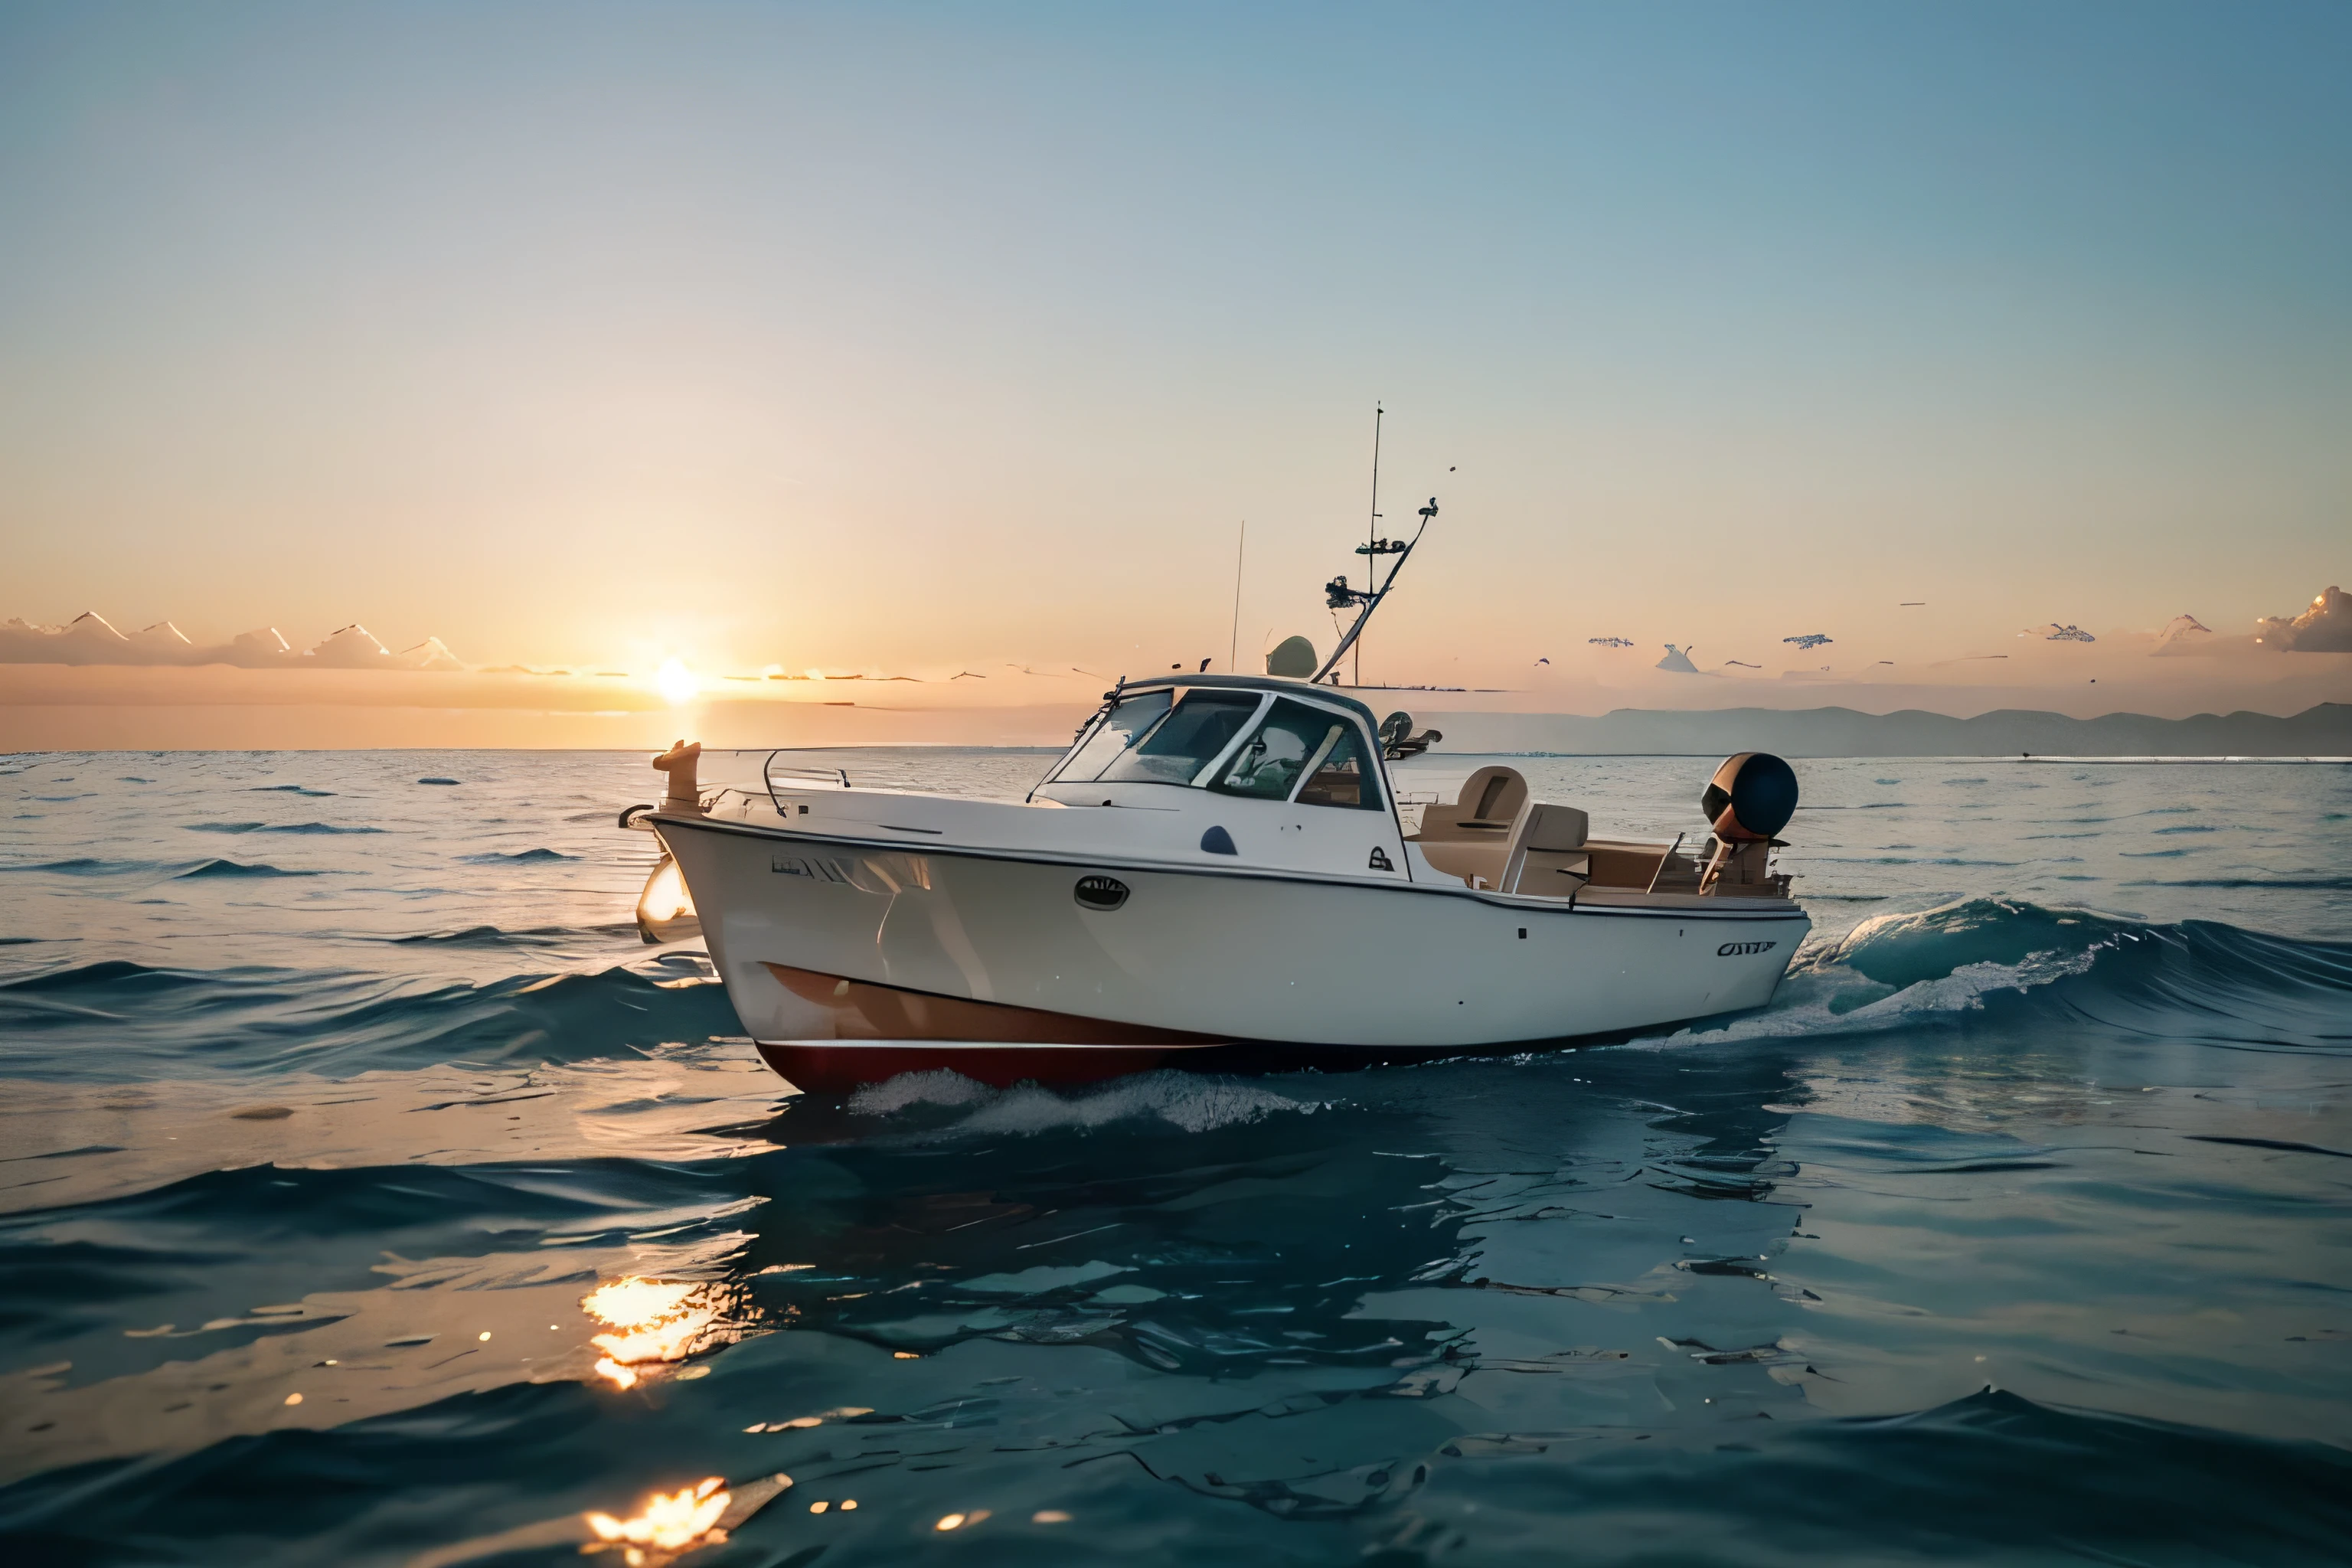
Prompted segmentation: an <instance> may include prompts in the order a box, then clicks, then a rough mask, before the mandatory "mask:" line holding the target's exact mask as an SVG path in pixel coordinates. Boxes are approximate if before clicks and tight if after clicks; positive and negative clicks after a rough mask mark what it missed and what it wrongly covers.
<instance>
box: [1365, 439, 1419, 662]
mask: <svg viewBox="0 0 2352 1568" xmlns="http://www.w3.org/2000/svg"><path fill="white" fill-rule="evenodd" d="M1385 412H1386V410H1385V409H1383V408H1382V407H1381V405H1380V402H1379V400H1378V399H1375V400H1374V401H1373V403H1372V519H1371V521H1370V522H1367V523H1366V524H1364V545H1365V550H1364V565H1365V566H1366V567H1367V568H1370V565H1371V563H1372V554H1371V546H1372V545H1374V544H1376V543H1378V542H1379V541H1378V539H1377V538H1376V536H1377V535H1378V534H1379V532H1380V531H1381V415H1382V414H1383V413H1385ZM1433 499H1434V498H1433ZM1397 564H1399V565H1400V566H1402V564H1404V563H1402V562H1399V563H1397ZM1365 575H1366V576H1367V577H1369V576H1370V571H1369V570H1367V571H1366V573H1365ZM1389 575H1391V577H1393V576H1394V575H1396V574H1395V573H1393V572H1391V574H1389ZM1363 683H1364V645H1363V644H1362V643H1360V642H1359V643H1358V644H1357V645H1356V684H1357V685H1359V686H1361V685H1362V684H1363Z"/></svg>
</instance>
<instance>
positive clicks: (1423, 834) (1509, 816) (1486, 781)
mask: <svg viewBox="0 0 2352 1568" xmlns="http://www.w3.org/2000/svg"><path fill="white" fill-rule="evenodd" d="M1527 802H1528V781H1527V780H1526V779H1524V778H1522V777H1520V776H1519V770H1518V769H1517V768H1506V767H1499V766H1489V767H1483V768H1480V769H1479V770H1478V771H1477V772H1476V773H1472V774H1471V775H1470V777H1469V779H1468V780H1467V781H1466V782H1465V784H1463V785H1462V793H1461V795H1460V796H1459V797H1457V798H1456V799H1454V801H1452V802H1450V803H1447V802H1440V803H1439V804H1437V805H1430V806H1424V807H1423V809H1422V813H1421V831H1420V832H1419V833H1418V834H1416V835H1414V837H1416V838H1417V839H1419V840H1420V841H1421V842H1422V843H1423V844H1449V843H1450V844H1496V845H1500V844H1504V843H1507V842H1508V839H1507V835H1508V834H1509V833H1510V831H1511V828H1512V826H1513V825H1514V824H1515V823H1516V822H1517V820H1518V816H1519V810H1520V808H1521V807H1522V806H1524V805H1527ZM1431 864H1433V865H1434V864H1435V862H1434V861H1432V862H1431ZM1498 869H1499V868H1498Z"/></svg>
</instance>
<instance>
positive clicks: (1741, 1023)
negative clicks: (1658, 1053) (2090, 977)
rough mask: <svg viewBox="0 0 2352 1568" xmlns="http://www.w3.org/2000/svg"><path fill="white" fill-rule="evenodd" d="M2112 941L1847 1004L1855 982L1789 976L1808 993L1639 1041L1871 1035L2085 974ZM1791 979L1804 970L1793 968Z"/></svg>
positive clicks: (1965, 969)
mask: <svg viewBox="0 0 2352 1568" xmlns="http://www.w3.org/2000/svg"><path fill="white" fill-rule="evenodd" d="M2108 945H2110V944H2108V943H2106V942H2097V943H2094V944H2093V945H2092V946H2091V947H2089V948H2086V949H2084V950H2082V951H2080V952H2035V953H2029V954H2027V955H2026V957H2025V958H2023V959H2022V960H2021V961H2020V962H2018V963H1990V962H1988V963H1968V964H1962V965H1961V966H1960V967H1959V968H1958V969H1955V970H1953V971H1952V972H1951V973H1949V974H1943V975H1938V976H1937V977H1936V978H1935V979H1933V980H1921V981H1917V982H1916V983H1914V984H1910V985H1906V986H1905V987H1904V988H1903V989H1902V990H1900V991H1896V992H1893V993H1891V994H1887V995H1885V996H1880V997H1877V998H1875V999H1874V1000H1873V1001H1869V1002H1865V1003H1864V1004H1863V1005H1860V1006H1858V1007H1849V1008H1846V1009H1844V1010H1843V1011H1838V1010H1835V1009H1834V1008H1833V1004H1834V1003H1835V1002H1836V1001H1837V1000H1838V998H1839V997H1840V996H1841V995H1846V994H1851V990H1850V986H1849V985H1845V984H1834V983H1832V984H1831V985H1830V986H1829V987H1828V994H1822V987H1820V986H1813V987H1807V986H1803V985H1801V984H1798V985H1790V984H1784V985H1783V988H1782V995H1783V996H1787V995H1788V994H1789V992H1790V990H1800V991H1804V992H1807V993H1809V994H1803V995H1801V996H1799V997H1798V998H1797V999H1795V1000H1793V1001H1791V1002H1788V1003H1785V1004H1783V1005H1775V1006H1772V1007H1770V1008H1768V1009H1767V1010H1765V1011H1764V1012H1761V1013H1752V1014H1748V1015H1747V1016H1742V1017H1738V1018H1735V1019H1733V1020H1732V1021H1731V1022H1730V1023H1728V1024H1726V1025H1724V1026H1722V1027H1720V1028H1715V1029H1677V1030H1676V1031H1675V1033H1673V1034H1672V1035H1668V1036H1664V1037H1652V1038H1649V1039H1645V1040H1636V1041H1633V1042H1632V1043H1633V1044H1634V1045H1636V1046H1645V1045H1646V1046H1653V1047H1655V1046H1664V1045H1696V1044H1714V1043H1716V1042H1717V1041H1722V1040H1752V1039H1786V1038H1790V1037H1796V1036H1804V1035H1866V1034H1874V1033H1876V1032H1877V1031H1879V1030H1882V1029H1896V1028H1901V1027H1904V1026H1906V1025H1909V1024H1914V1023H1916V1022H1918V1021H1919V1020H1920V1019H1921V1018H1923V1017H1926V1016H1932V1015H1935V1014H1938V1013H1969V1012H1975V1011H1978V1010H1980V1009H1981V1008H1982V1007H1983V1006H1984V1005H1985V998H1986V997H1988V996H1990V995H1991V994H1994V993H1995V992H2000V991H2016V992H2020V993H2022V992H2026V991H2031V990H2033V989H2035V988H2036V987H2039V986H2042V985H2048V984H2053V983H2054V982H2056V981H2060V980H2064V979H2067V978H2069V977H2070V976H2073V975H2076V974H2081V973H2084V972H2085V971H2087V970H2088V969H2089V968H2090V967H2091V965H2092V963H2095V961H2096V960H2097V958H2098V955H2099V952H2100V951H2101V950H2102V949H2104V948H2105V947H2106V946H2108ZM1801 978H1811V979H1815V980H1818V981H1824V982H1827V981H1831V979H1832V977H1831V976H1830V975H1829V974H1827V973H1825V972H1823V971H1821V970H1816V971H1814V972H1813V974H1812V975H1811V976H1807V977H1798V976H1791V979H1792V980H1799V979H1801Z"/></svg>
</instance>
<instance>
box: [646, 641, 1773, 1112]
mask: <svg viewBox="0 0 2352 1568" xmlns="http://www.w3.org/2000/svg"><path fill="white" fill-rule="evenodd" d="M687 760H688V762H691V760H692V759H691V757H690V756H688V758H687ZM786 760H787V754H786V753H782V752H778V753H773V754H772V755H771V756H770V757H769V759H768V760H767V762H766V763H764V765H763V766H762V768H761V783H760V784H757V785H754V786H751V787H743V786H721V787H718V788H715V789H709V790H705V789H703V788H702V787H701V786H700V785H699V784H698V782H696V781H695V774H694V772H693V770H692V769H691V768H690V767H689V768H687V769H682V770H678V771H675V772H673V773H672V775H671V776H672V778H673V780H680V779H683V780H684V781H685V783H686V787H685V789H684V791H683V792H682V793H680V794H676V795H672V796H671V797H670V798H667V799H666V800H665V801H664V802H663V803H662V804H661V805H660V806H659V807H658V808H655V809H651V810H646V809H644V808H633V810H634V812H635V815H634V816H633V817H632V818H631V820H632V822H633V824H637V825H643V826H648V827H650V828H651V829H652V831H653V832H654V833H655V834H656V835H657V836H658V837H659V838H660V840H661V843H662V846H663V848H664V849H665V850H666V851H667V857H668V861H667V862H666V865H665V868H664V871H657V872H656V879H655V880H654V882H653V883H652V884H649V887H648V892H647V900H648V902H649V903H653V904H658V903H659V902H661V901H662V900H663V899H664V898H665V896H666V895H665V894H664V892H663V891H662V888H663V883H664V880H665V872H666V871H667V870H668V869H669V866H670V865H671V864H674V867H675V872H676V873H678V874H682V875H683V879H684V888H683V891H684V893H685V895H686V899H687V900H690V909H691V911H692V914H693V916H694V917H695V918H696V919H698V921H699V926H700V931H701V935H702V936H703V938H704V939H705V941H706V942H708V943H709V951H710V956H711V961H712V963H714V964H715V965H716V966H717V967H718V970H719V975H720V977H721V978H722V979H723V980H724V981H725V983H726V985H727V989H728V994H729V995H730V998H731V999H732V1001H733V1003H734V1005H735V1010H736V1012H737V1014H738V1015H739V1016H740V1018H741V1019H742V1022H743V1025H744V1027H745V1028H746V1029H747V1030H748V1031H749V1032H750V1033H751V1037H752V1039H753V1040H754V1041H755V1042H756V1043H757V1044H758V1046H759V1048H760V1051H761V1055H763V1056H764V1057H765V1058H767V1060H768V1061H769V1063H770V1064H771V1065H772V1066H773V1067H774V1068H776V1069H777V1071H779V1072H781V1073H782V1074H783V1076H784V1077H786V1078H788V1079H792V1080H793V1083H794V1084H796V1085H798V1086H800V1087H801V1088H803V1089H840V1088H845V1087H847V1086H850V1085H854V1084H856V1083H861V1082H866V1081H871V1080H874V1079H886V1078H889V1077H891V1076H893V1075H895V1074H896V1073H898V1072H904V1071H911V1070H922V1069H929V1068H938V1067H951V1068H955V1069H956V1070H958V1071H961V1072H963V1073H965V1074H966V1075H967V1076H970V1077H973V1078H977V1079H982V1080H984V1081H992V1082H1000V1083H1002V1082H1011V1081H1016V1080H1018V1079H1045V1080H1054V1079H1087V1078H1099V1077H1107V1076H1110V1075H1112V1074H1116V1073H1119V1072H1127V1071H1133V1070H1136V1069H1138V1068H1144V1067H1149V1066H1151V1065H1154V1064H1156V1063H1160V1062H1163V1061H1167V1060H1169V1059H1171V1058H1179V1057H1187V1058H1189V1057H1192V1054H1193V1053H1196V1052H1203V1051H1211V1050H1216V1051H1217V1058H1211V1059H1220V1058H1223V1059H1230V1058H1231V1056H1232V1054H1233V1053H1232V1052H1231V1051H1229V1050H1221V1049H1218V1048H1219V1047H1282V1048H1284V1051H1285V1053H1286V1056H1288V1057H1289V1058H1293V1059H1295V1058H1297V1057H1299V1056H1302V1055H1303V1056H1306V1057H1308V1058H1316V1059H1323V1060H1328V1061H1329V1062H1331V1063H1332V1064H1333V1065H1339V1064H1341V1063H1350V1062H1356V1061H1367V1060H1376V1059H1395V1058H1400V1057H1411V1056H1425V1055H1431V1054H1443V1053H1448V1052H1458V1051H1462V1050H1465V1049H1481V1050H1490V1049H1494V1048H1496V1047H1528V1046H1532V1045H1536V1044H1540V1043H1548V1042H1555V1041H1559V1040H1563V1039H1569V1038H1573V1037H1584V1036H1594V1035H1607V1034H1615V1033H1622V1032H1623V1031H1627V1030H1633V1029H1642V1028H1648V1027H1653V1026H1659V1025H1664V1024H1669V1023H1673V1022H1675V1021H1678V1020H1683V1019H1691V1018H1698V1017H1703V1016H1708V1015H1712V1014H1717V1013H1726V1012H1731V1011H1735V1010H1738V1009H1741V1008H1748V1007H1756V1006H1760V1005H1763V1004H1764V1003H1766V1002H1767V1001H1769V999H1770V998H1771V995H1772V992H1773V989H1774V987H1775V986H1776V985H1778V984H1779V983H1780V976H1781V973H1783V971H1784V970H1785V969H1786V968H1787V966H1788V963H1789V960H1790V956H1791V955H1792V954H1793V953H1794V952H1796V950H1797V946H1798V943H1799V942H1801V940H1802V939H1803V937H1804V935H1805V933H1806V931H1807V930H1808V929H1809V922H1808V921H1807V920H1806V917H1805V914H1804V911H1803V910H1801V909H1800V908H1799V907H1798V906H1797V905H1796V904H1795V903H1794V902H1792V901H1791V900H1790V899H1788V898H1787V897H1786V893H1785V889H1786V881H1785V879H1782V878H1780V877H1778V876H1777V875H1775V874H1773V873H1772V872H1771V870H1770V869H1769V865H1768V863H1767V860H1766V856H1767V855H1768V853H1769V843H1768V842H1765V841H1761V840H1759V839H1757V838H1754V837H1750V838H1748V840H1747V841H1746V842H1745V843H1744V844H1743V843H1742V842H1740V841H1739V840H1738V839H1736V838H1732V837H1724V838H1720V839H1717V840H1716V841H1714V842H1713V843H1711V844H1710V846H1709V847H1708V848H1707V849H1706V850H1705V851H1702V852H1700V853H1697V854H1693V855H1688V856H1685V855H1684V854H1681V853H1678V852H1677V847H1675V846H1672V845H1667V844H1662V843H1661V844H1651V843H1636V842H1628V841H1624V840H1619V839H1610V838H1595V837H1591V836H1590V835H1589V833H1588V831H1587V819H1586V815H1585V813H1584V812H1582V811H1580V810H1579V809H1577V808H1576V807H1575V806H1573V805H1565V804H1551V803H1546V802H1538V801H1536V800H1534V799H1533V798H1532V797H1531V796H1530V795H1529V794H1528V786H1527V784H1526V781H1525V780H1524V779H1523V778H1522V777H1521V776H1520V774H1519V773H1517V771H1516V770H1514V769H1512V768H1509V767H1503V766H1489V767H1484V768H1481V769H1479V770H1478V771H1477V772H1476V773H1473V774H1472V775H1471V776H1470V779H1469V781H1468V782H1467V784H1465V786H1464V788H1463V789H1462V791H1461V793H1460V795H1459V796H1458V798H1457V799H1456V800H1454V802H1452V803H1450V804H1444V805H1429V806H1425V807H1424V808H1423V811H1422V814H1421V821H1420V822H1419V824H1418V825H1417V826H1414V825H1412V824H1409V823H1408V822H1407V821H1406V820H1405V817H1404V816H1403V814H1402V813H1401V811H1400V810H1399V807H1398V805H1397V801H1396V795H1395V791H1394V787H1393V785H1392V784H1391V780H1390V778H1389V777H1388V773H1387V770H1386V769H1385V768H1384V767H1383V766H1382V765H1381V763H1382V747H1381V742H1380V741H1379V739H1378V738H1377V728H1376V726H1375V723H1374V721H1373V719H1372V715H1371V710H1370V709H1368V708H1366V707H1365V706H1364V705H1363V704H1362V703H1361V702H1360V701H1358V700H1355V699H1353V698H1351V697H1349V696H1348V695H1346V694H1345V693H1343V692H1340V691H1337V690H1334V689H1330V688H1328V687H1318V686H1314V685H1310V684H1308V683H1306V682H1303V681H1296V680H1285V679H1276V678H1273V677H1235V676H1213V675H1184V676H1170V677H1166V678H1163V679H1154V680H1145V681H1138V682H1134V683H1131V684H1129V685H1126V686H1124V687H1122V688H1120V689H1118V691H1117V692H1115V693H1113V694H1112V695H1111V697H1110V699H1109V700H1108V701H1106V702H1105V704H1104V706H1103V709H1102V710H1101V711H1100V712H1099V713H1097V715H1096V717H1095V718H1094V720H1093V721H1091V722H1090V723H1089V724H1088V725H1087V727H1086V729H1085V731H1083V733H1082V734H1081V735H1080V736H1079V738H1078V740H1077V742H1076V743H1075V744H1074V745H1072V747H1071V748H1070V750H1069V751H1068V752H1066V754H1065V755H1064V756H1063V757H1062V758H1061V759H1060V760H1059V761H1057V762H1056V763H1055V765H1054V766H1053V768H1052V769H1051V770H1050V771H1049V772H1048V773H1047V774H1046V776H1045V780H1044V781H1043V782H1042V783H1040V784H1038V786H1037V788H1036V789H1035V791H1034V793H1033V794H1032V795H1030V796H1029V798H1028V799H1027V800H1025V801H1019V802H1015V801H993V800H980V799H971V798H967V797H961V796H954V795H934V794H925V793H920V792H916V791H908V790H889V789H861V788H857V787H856V786H854V785H853V784H850V782H849V781H848V779H847V778H846V776H845V775H839V774H835V775H832V776H830V777H828V778H826V779H825V780H824V782H820V780H819V779H818V778H817V777H814V776H811V775H812V771H811V770H805V769H796V768H791V767H788V766H787V765H786ZM1735 761H1741V762H1746V761H1748V760H1747V759H1736V760H1735ZM1774 761H1777V760H1774ZM673 765H675V764H673ZM1748 765H1749V766H1750V767H1759V766H1760V763H1759V762H1748ZM1780 769H1781V771H1782V772H1785V771H1786V764H1780ZM1790 804H1793V801H1791V802H1790ZM1731 814H1732V810H1731V807H1729V806H1727V807H1726V808H1725V810H1724V813H1723V815H1725V816H1730V815H1731ZM1783 820H1784V821H1785V817H1784V818H1783ZM1773 826H1775V827H1777V826H1779V824H1777V823H1776V824H1774V825H1773ZM1766 838H1767V839H1769V834H1767V835H1766ZM1710 873H1711V874H1710ZM667 898H668V900H669V902H670V904H671V905H672V907H671V908H669V909H667V910H663V909H647V910H645V911H644V913H645V916H646V921H647V923H648V924H649V926H650V927H651V928H652V932H653V934H659V932H660V931H661V929H662V925H663V922H664V920H665V919H673V920H674V919H677V918H678V917H680V916H682V915H683V914H685V913H686V911H687V909H688V903H687V902H684V901H681V900H679V899H678V898H677V892H676V890H675V889H673V890H672V891H671V892H670V893H669V894H667Z"/></svg>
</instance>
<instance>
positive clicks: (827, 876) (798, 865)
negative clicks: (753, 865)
mask: <svg viewBox="0 0 2352 1568" xmlns="http://www.w3.org/2000/svg"><path fill="white" fill-rule="evenodd" d="M768 869H769V870H771V871H773V872H776V873H778V874H779V875H781V876H786V877H806V878H808V879H810V880H812V881H817V882H846V881H848V880H849V873H848V872H847V871H846V870H845V869H844V868H842V866H841V865H840V863H839V862H837V861H833V860H817V859H810V858H803V857H802V856H798V855H778V856H775V857H773V858H771V859H770V860H769V861H768Z"/></svg>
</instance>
